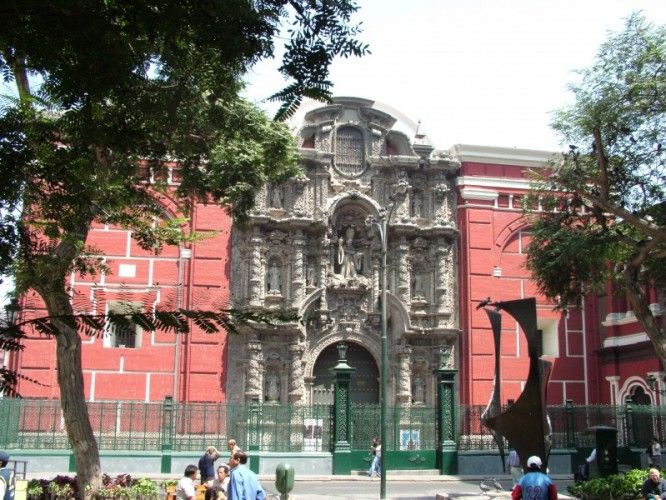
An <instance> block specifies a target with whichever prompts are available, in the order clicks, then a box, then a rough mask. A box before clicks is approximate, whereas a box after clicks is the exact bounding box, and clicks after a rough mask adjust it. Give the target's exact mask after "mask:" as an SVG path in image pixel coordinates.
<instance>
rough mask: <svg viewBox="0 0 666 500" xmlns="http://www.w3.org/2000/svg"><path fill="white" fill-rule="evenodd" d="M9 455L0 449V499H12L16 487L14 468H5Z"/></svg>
mask: <svg viewBox="0 0 666 500" xmlns="http://www.w3.org/2000/svg"><path fill="white" fill-rule="evenodd" d="M8 462H9V455H8V454H7V452H6V451H0V500H14V490H15V489H16V478H15V477H14V470H13V469H8V468H7V463H8Z"/></svg>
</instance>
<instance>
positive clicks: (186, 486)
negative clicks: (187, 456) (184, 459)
mask: <svg viewBox="0 0 666 500" xmlns="http://www.w3.org/2000/svg"><path fill="white" fill-rule="evenodd" d="M196 477H197V466H196V465H192V464H190V465H188V466H187V467H185V474H184V475H183V477H182V478H180V481H178V486H176V498H179V499H181V500H194V496H195V495H196V491H195V489H194V479H195V478H196Z"/></svg>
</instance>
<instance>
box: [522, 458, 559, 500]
mask: <svg viewBox="0 0 666 500" xmlns="http://www.w3.org/2000/svg"><path fill="white" fill-rule="evenodd" d="M542 465H543V464H542V462H541V459H540V458H539V457H537V456H536V455H533V456H531V457H530V458H528V459H527V473H526V474H525V475H524V476H523V477H522V478H521V479H520V481H519V482H518V484H517V485H516V486H515V487H514V488H513V491H511V498H513V500H521V499H522V498H525V500H557V488H556V487H555V484H554V483H553V481H552V480H551V479H550V478H549V477H548V476H547V475H546V474H544V473H543V472H541V466H542Z"/></svg>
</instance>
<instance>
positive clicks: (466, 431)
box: [0, 398, 666, 452]
mask: <svg viewBox="0 0 666 500" xmlns="http://www.w3.org/2000/svg"><path fill="white" fill-rule="evenodd" d="M483 409H484V407H482V406H461V407H460V408H459V411H458V415H459V422H458V429H459V433H458V438H457V439H458V449H459V450H492V449H496V447H497V445H496V444H495V442H494V441H493V439H492V436H491V435H490V432H489V431H488V430H487V429H486V428H485V427H484V426H483V424H482V423H481V415H482V412H483ZM88 411H89V414H90V421H91V424H92V427H93V431H94V433H95V437H96V439H97V442H98V444H99V447H100V449H102V450H137V451H150V450H153V451H159V450H161V449H162V447H163V446H164V445H165V444H168V445H169V446H170V447H171V449H172V450H174V451H202V450H204V449H205V448H206V447H207V446H211V445H214V446H217V447H218V448H220V449H225V447H226V441H227V439H229V438H234V439H236V441H237V442H238V443H239V445H240V446H241V447H243V448H247V449H250V450H260V451H280V452H307V451H312V452H316V451H330V449H331V439H332V435H333V431H332V429H333V425H334V423H333V412H332V407H331V406H328V405H273V404H270V405H269V404H263V405H261V404H257V405H231V404H217V403H174V402H172V401H170V400H165V401H164V402H157V403H144V402H129V401H104V402H89V403H88ZM379 412H380V410H379V406H377V405H360V404H353V405H352V408H351V447H352V450H359V451H364V450H368V449H369V447H370V443H371V441H372V438H373V437H374V436H377V435H379V429H380V421H379ZM548 416H549V418H550V421H551V426H552V431H553V435H552V437H553V446H554V448H584V447H591V446H593V445H594V443H593V440H594V437H593V435H592V433H590V432H589V431H588V429H589V428H590V427H593V426H595V425H607V426H611V427H615V428H617V429H618V445H619V446H634V447H645V446H647V443H648V441H649V440H650V438H651V437H652V436H657V437H658V438H659V439H661V440H662V441H663V440H664V438H666V435H665V433H664V430H666V406H661V407H659V406H648V405H624V406H609V405H589V406H574V405H563V406H550V407H548ZM436 422H437V418H436V411H435V408H433V407H423V406H411V407H395V408H389V409H388V422H387V424H388V428H387V441H388V442H387V443H384V449H385V450H386V451H398V450H409V449H417V450H432V449H436V447H437V446H436V445H437V443H436V441H437V428H436V425H437V424H436ZM0 448H5V449H17V448H18V449H51V450H54V449H68V448H69V443H68V440H67V436H66V433H65V429H64V422H63V418H62V411H61V409H60V402H59V401H57V400H37V399H11V398H4V399H0Z"/></svg>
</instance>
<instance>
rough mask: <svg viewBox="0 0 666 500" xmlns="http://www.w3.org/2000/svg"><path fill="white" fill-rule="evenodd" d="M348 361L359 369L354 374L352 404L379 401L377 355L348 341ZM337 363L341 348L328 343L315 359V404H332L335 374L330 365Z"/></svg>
mask: <svg viewBox="0 0 666 500" xmlns="http://www.w3.org/2000/svg"><path fill="white" fill-rule="evenodd" d="M348 345H349V348H348V349H347V363H348V364H349V366H351V367H352V368H356V371H355V372H354V375H353V376H352V383H351V401H352V403H368V404H372V403H375V404H376V403H379V370H378V369H377V363H375V360H374V358H373V357H372V355H371V354H370V353H369V352H368V350H367V349H365V348H364V347H363V346H361V345H359V344H354V343H349V344H348ZM337 362H338V350H337V348H336V345H335V344H331V345H329V346H328V347H327V348H326V349H324V350H323V351H322V353H321V354H320V355H319V357H318V358H317V361H316V362H315V365H314V369H313V375H314V378H315V380H314V391H313V396H312V402H313V403H315V404H333V375H332V374H331V371H330V370H331V368H333V367H334V366H335V365H336V364H337Z"/></svg>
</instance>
